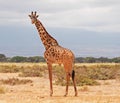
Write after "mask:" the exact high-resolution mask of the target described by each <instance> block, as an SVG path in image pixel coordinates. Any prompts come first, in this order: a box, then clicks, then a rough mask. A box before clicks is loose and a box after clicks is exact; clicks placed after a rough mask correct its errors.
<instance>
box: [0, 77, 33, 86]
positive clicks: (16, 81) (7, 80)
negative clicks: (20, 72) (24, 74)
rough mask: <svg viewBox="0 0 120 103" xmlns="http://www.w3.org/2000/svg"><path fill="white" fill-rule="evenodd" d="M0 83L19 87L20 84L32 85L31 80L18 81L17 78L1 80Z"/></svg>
mask: <svg viewBox="0 0 120 103" xmlns="http://www.w3.org/2000/svg"><path fill="white" fill-rule="evenodd" d="M0 82H1V83H3V84H7V85H12V86H13V85H20V84H27V83H32V80H29V79H21V80H20V79H18V78H8V79H2V80H0Z"/></svg>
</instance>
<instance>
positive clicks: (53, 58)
mask: <svg viewBox="0 0 120 103" xmlns="http://www.w3.org/2000/svg"><path fill="white" fill-rule="evenodd" d="M44 56H45V59H46V61H48V62H52V63H58V64H64V63H65V62H73V61H74V54H73V53H72V51H70V50H69V49H66V48H63V47H60V46H53V47H52V48H49V49H48V50H47V51H45V53H44Z"/></svg>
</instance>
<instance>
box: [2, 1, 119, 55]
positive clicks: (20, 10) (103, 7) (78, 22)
mask: <svg viewBox="0 0 120 103" xmlns="http://www.w3.org/2000/svg"><path fill="white" fill-rule="evenodd" d="M31 11H37V12H38V14H39V19H40V20H41V22H42V23H43V25H44V26H45V28H46V29H47V31H48V32H49V33H50V34H51V35H52V36H53V37H55V38H56V39H57V40H58V42H59V44H60V45H61V46H63V47H66V48H69V49H71V50H72V51H73V52H74V54H75V55H76V56H81V57H86V56H93V57H101V56H104V57H116V56H120V1H119V0H20V1H16V0H8V1H7V2H6V1H5V0H0V53H2V54H5V55H6V56H16V55H20V56H36V55H40V56H42V55H43V53H44V46H43V45H42V43H41V40H40V38H39V35H38V33H37V30H36V28H35V26H34V25H32V24H31V21H30V19H29V17H28V14H30V12H31Z"/></svg>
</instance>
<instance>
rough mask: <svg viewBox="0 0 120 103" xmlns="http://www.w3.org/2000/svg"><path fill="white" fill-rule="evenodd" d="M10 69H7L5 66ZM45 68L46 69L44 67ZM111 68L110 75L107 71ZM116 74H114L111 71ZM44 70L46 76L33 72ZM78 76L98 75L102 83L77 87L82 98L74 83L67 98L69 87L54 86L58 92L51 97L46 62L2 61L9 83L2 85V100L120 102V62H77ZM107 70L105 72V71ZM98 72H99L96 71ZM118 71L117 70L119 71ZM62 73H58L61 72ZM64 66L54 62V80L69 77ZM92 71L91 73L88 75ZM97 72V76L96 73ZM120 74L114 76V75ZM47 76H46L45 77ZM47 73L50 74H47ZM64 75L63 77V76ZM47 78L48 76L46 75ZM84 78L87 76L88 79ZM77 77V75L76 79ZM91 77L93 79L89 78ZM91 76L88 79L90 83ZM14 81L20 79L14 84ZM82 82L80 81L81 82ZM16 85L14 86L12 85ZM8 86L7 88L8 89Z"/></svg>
mask: <svg viewBox="0 0 120 103" xmlns="http://www.w3.org/2000/svg"><path fill="white" fill-rule="evenodd" d="M3 68H4V69H6V70H4V69H3ZM43 69H44V70H43ZM31 70H35V71H36V72H31ZM106 70H107V71H108V74H107V73H106V72H107V71H106ZM109 70H110V71H112V72H113V73H111V72H110V71H109ZM39 71H41V73H42V77H40V76H38V77H37V76H32V75H33V74H37V72H39ZM75 71H76V76H77V77H78V79H80V78H79V76H78V75H81V74H82V75H83V77H85V78H86V76H89V77H91V76H92V78H94V77H96V78H97V79H98V80H97V81H98V82H99V83H100V84H101V85H94V86H89V85H84V86H77V88H78V97H74V89H73V86H70V87H69V93H68V96H67V97H63V95H64V93H65V86H61V85H53V88H54V94H53V97H50V96H49V79H48V71H47V67H46V64H44V63H42V64H41V63H0V72H1V73H0V79H1V80H3V81H7V84H8V85H6V84H3V83H1V84H2V86H0V103H119V102H120V81H119V79H117V80H116V78H119V73H120V64H115V63H113V64H109V63H105V64H104V63H100V64H98V63H95V64H76V65H75ZM101 71H104V72H101ZM23 72H24V73H27V72H28V74H29V73H30V75H29V76H30V77H29V76H27V77H26V76H25V74H24V76H22V77H20V76H19V75H20V74H21V73H23ZM94 72H96V75H95V74H94ZM116 72H117V73H116ZM57 73H58V74H57ZM63 73H64V69H63V67H59V66H57V65H53V81H55V80H57V78H59V79H60V80H61V81H58V82H61V83H62V82H63V81H64V82H65V78H64V76H65V75H63ZM88 74H89V75H88ZM92 74H93V75H92ZM99 74H100V75H101V76H102V74H107V75H106V77H105V78H107V79H108V80H107V79H105V80H101V79H100V80H99V78H101V76H98V75H99ZM113 74H114V75H117V76H114V75H113ZM43 75H44V76H43ZM45 75H46V76H45ZM61 75H62V76H61ZM110 75H112V76H113V77H114V79H112V80H111V79H110V80H109V77H110ZM46 77H47V78H46ZM85 78H83V79H85ZM26 79H28V80H32V81H33V83H32V84H31V83H30V84H29V83H24V82H23V84H26V85H17V84H19V82H18V81H20V82H21V80H26ZM76 79H77V78H76ZM89 79H91V78H89ZM89 79H88V77H87V82H88V80H89ZM12 80H13V81H14V80H15V82H16V85H14V82H13V83H12ZM79 82H80V81H79ZM9 83H10V84H12V85H14V86H11V85H10V84H9ZM6 89H7V91H6Z"/></svg>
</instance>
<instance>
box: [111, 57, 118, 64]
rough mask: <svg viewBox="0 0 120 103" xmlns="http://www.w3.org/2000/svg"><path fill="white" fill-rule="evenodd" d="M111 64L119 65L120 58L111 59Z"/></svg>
mask: <svg viewBox="0 0 120 103" xmlns="http://www.w3.org/2000/svg"><path fill="white" fill-rule="evenodd" d="M112 62H115V63H120V57H116V58H113V59H112Z"/></svg>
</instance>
